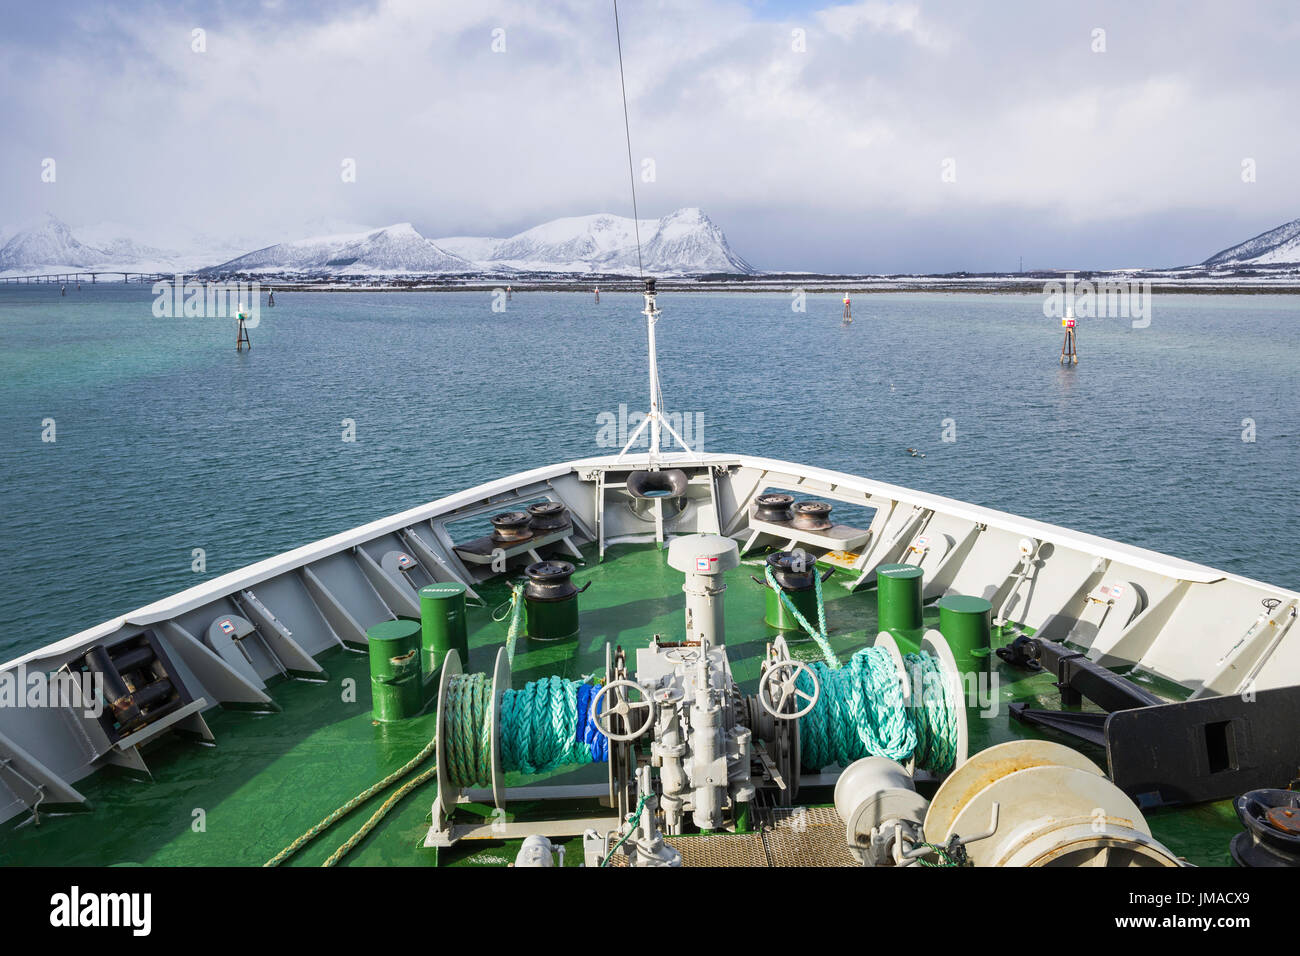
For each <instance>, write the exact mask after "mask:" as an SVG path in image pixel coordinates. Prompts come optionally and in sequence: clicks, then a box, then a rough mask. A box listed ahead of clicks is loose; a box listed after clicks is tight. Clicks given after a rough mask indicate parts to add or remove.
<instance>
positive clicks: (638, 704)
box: [591, 680, 654, 743]
mask: <svg viewBox="0 0 1300 956" xmlns="http://www.w3.org/2000/svg"><path fill="white" fill-rule="evenodd" d="M615 688H618V689H619V690H620V691H622V692H621V693H619V694H617V695H612V694H611V693H610V692H611V691H613V690H614V689H615ZM624 688H630V689H632V690H634V691H636V692H637V693H638V694H640V695H641V700H629V699H628V696H627V692H626V691H624V690H623V689H624ZM611 697H612V698H613V699H614V700H615V703H614V704H613V705H612V706H609V705H608V701H606V704H607V706H604V707H600V706H599V705H600V703H601V701H604V700H606V698H611ZM653 709H654V705H653V704H652V703H651V702H650V701H649V700H647V699H646V694H645V691H644V690H642V689H641V685H640V684H638V683H637V682H636V681H630V680H616V681H610V682H609V683H608V684H606V685H605V686H604V687H602V688H601V689H600V690H599V691H597V693H596V696H595V697H593V698H592V699H591V719H592V721H593V722H594V723H595V724H596V729H597V730H599V731H600V732H601V733H602V734H604V735H605V736H606V737H608V738H609V739H610V740H616V741H618V742H619V743H628V742H629V741H632V740H636V739H637V738H638V737H641V736H642V735H644V734H645V732H646V731H647V730H649V729H650V723H651V721H650V718H651V711H652V710H653ZM640 711H645V719H644V720H642V721H641V726H640V727H638V728H636V729H635V730H632V731H629V732H628V733H625V734H616V733H614V723H613V720H612V719H611V718H612V717H613V716H614V715H615V714H617V715H618V716H619V717H622V718H623V720H624V721H625V722H626V723H627V725H628V726H629V727H631V726H632V720H631V715H632V714H634V713H637V712H640Z"/></svg>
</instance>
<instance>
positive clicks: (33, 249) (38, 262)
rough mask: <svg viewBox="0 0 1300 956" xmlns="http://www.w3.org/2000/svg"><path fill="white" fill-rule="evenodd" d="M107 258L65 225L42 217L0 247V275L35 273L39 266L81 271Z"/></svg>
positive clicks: (50, 217) (52, 218)
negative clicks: (21, 271)
mask: <svg viewBox="0 0 1300 956" xmlns="http://www.w3.org/2000/svg"><path fill="white" fill-rule="evenodd" d="M107 258H108V256H107V253H105V252H104V251H103V250H101V249H96V248H95V247H94V246H89V245H87V244H85V243H84V242H82V241H81V240H79V239H78V238H77V237H76V236H74V235H73V234H72V230H71V229H69V228H68V226H67V224H66V223H64V222H61V221H60V220H58V219H56V218H55V217H54V216H50V215H46V216H44V217H43V218H42V219H40V220H38V221H37V222H35V223H33V224H31V225H29V226H26V227H25V228H21V229H19V230H17V231H16V232H15V233H14V234H13V235H12V236H10V237H9V240H8V241H7V242H6V243H5V244H4V245H3V246H0V272H14V271H20V270H24V269H29V270H32V271H36V270H37V269H39V268H41V267H55V269H60V268H64V269H85V268H88V267H89V266H93V265H96V264H98V263H101V262H105V261H107Z"/></svg>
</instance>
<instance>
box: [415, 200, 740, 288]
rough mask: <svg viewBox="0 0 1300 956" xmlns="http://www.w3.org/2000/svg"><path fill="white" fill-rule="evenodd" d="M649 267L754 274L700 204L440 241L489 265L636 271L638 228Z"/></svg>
mask: <svg viewBox="0 0 1300 956" xmlns="http://www.w3.org/2000/svg"><path fill="white" fill-rule="evenodd" d="M638 228H639V229H640V233H641V256H642V261H643V265H644V269H645V271H646V272H649V273H652V274H655V275H689V274H699V273H710V272H728V273H752V272H753V271H754V269H753V267H752V266H750V264H749V263H748V262H746V261H745V260H744V259H742V258H741V257H740V256H738V255H736V253H735V252H733V251H732V249H731V246H730V245H728V243H727V237H726V236H725V235H724V234H723V232H722V230H721V229H720V228H719V227H718V226H717V224H716V223H714V222H713V220H711V219H710V218H709V217H708V216H706V215H705V214H704V213H703V212H701V211H700V210H699V209H696V208H694V207H689V208H686V209H678V210H677V211H676V212H673V213H670V214H668V215H667V216H664V217H663V218H662V219H641V220H633V219H629V218H625V217H623V216H612V215H609V214H608V213H599V214H597V215H594V216H571V217H567V218H564V219H553V220H551V221H550V222H546V223H543V224H542V225H540V226H534V227H533V228H532V229H527V230H525V231H524V232H521V233H519V234H518V235H515V236H511V237H510V238H508V239H489V238H480V237H471V236H453V237H451V238H447V239H438V240H436V241H437V243H438V245H440V246H442V247H443V248H444V249H446V250H448V251H449V252H454V253H455V254H456V255H459V256H461V257H463V258H466V259H469V260H471V261H474V262H477V263H478V264H479V265H480V266H482V267H483V268H484V269H485V270H492V269H503V268H504V269H515V270H519V271H524V272H606V273H629V274H635V273H636V272H637V268H638V267H637V251H636V241H637V235H636V232H637V229H638Z"/></svg>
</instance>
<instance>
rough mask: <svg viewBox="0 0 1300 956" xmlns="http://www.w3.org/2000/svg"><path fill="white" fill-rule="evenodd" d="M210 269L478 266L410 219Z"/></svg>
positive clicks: (362, 270) (361, 270)
mask: <svg viewBox="0 0 1300 956" xmlns="http://www.w3.org/2000/svg"><path fill="white" fill-rule="evenodd" d="M206 271H210V272H217V273H223V272H245V273H247V272H274V273H280V272H311V273H321V272H328V273H333V274H336V275H349V274H350V275H355V274H366V275H374V274H379V273H401V272H411V273H430V272H475V271H477V269H476V267H475V266H474V264H473V263H472V262H469V261H467V260H465V259H462V258H461V257H460V256H458V255H455V254H453V253H450V252H447V251H446V250H444V249H442V248H441V247H440V246H439V245H438V244H437V243H434V242H431V241H430V240H428V239H426V238H424V236H422V235H420V234H419V233H418V232H416V230H415V227H414V226H412V225H411V224H410V223H409V222H402V223H398V224H397V225H393V226H386V227H384V228H382V229H372V230H370V231H368V232H355V233H342V234H338V235H330V236H313V237H311V238H309V239H298V240H296V241H294V242H282V243H279V244H277V245H274V246H267V247H266V248H265V249H258V250H256V251H255V252H250V253H248V254H246V255H242V256H239V257H237V258H235V259H231V260H229V261H228V262H223V263H221V265H218V266H213V267H211V268H210V269H209V270H206Z"/></svg>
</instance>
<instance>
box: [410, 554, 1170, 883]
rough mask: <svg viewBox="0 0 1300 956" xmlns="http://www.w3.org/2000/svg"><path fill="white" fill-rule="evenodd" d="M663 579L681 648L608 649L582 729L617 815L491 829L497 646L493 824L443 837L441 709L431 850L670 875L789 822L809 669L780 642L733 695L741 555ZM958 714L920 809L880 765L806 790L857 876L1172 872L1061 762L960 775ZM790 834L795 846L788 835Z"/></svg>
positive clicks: (948, 665)
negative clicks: (500, 847)
mask: <svg viewBox="0 0 1300 956" xmlns="http://www.w3.org/2000/svg"><path fill="white" fill-rule="evenodd" d="M668 564H669V566H670V567H672V568H674V569H676V570H679V571H681V572H683V574H684V576H685V580H684V584H683V587H682V590H683V591H684V592H685V594H686V607H685V622H684V631H685V639H684V640H681V641H671V640H664V639H662V638H661V637H659V636H656V638H655V639H654V640H653V641H652V642H651V644H650V645H649V646H647V647H643V648H640V649H638V650H637V651H636V657H635V662H634V663H635V666H634V668H630V667H629V664H630V663H631V662H630V661H629V659H628V657H627V655H626V653H625V652H624V651H623V649H622V648H615V647H613V646H611V645H606V666H605V673H604V675H603V677H604V681H603V683H602V684H601V686H600V687H599V689H598V690H596V691H594V692H593V693H592V694H591V698H590V705H589V707H590V710H589V714H590V719H591V720H592V721H593V722H594V724H595V726H596V727H597V728H598V730H599V732H600V733H601V734H603V735H604V736H605V737H607V738H608V741H609V756H608V787H607V789H606V790H605V791H604V792H603V793H600V794H599V796H600V798H601V802H602V803H603V804H605V805H607V806H609V807H610V808H611V809H613V810H616V811H617V815H616V816H614V817H609V818H604V819H601V820H593V819H592V818H590V817H578V818H575V819H556V820H546V821H532V822H528V823H524V822H520V823H516V824H509V825H505V824H502V823H501V820H502V819H504V817H505V816H506V807H507V801H508V799H509V798H510V797H511V796H513V795H515V791H512V790H510V789H508V788H506V787H505V785H504V773H503V769H502V764H501V741H500V733H501V715H500V708H501V695H502V694H503V693H504V692H505V690H506V689H507V688H509V687H510V667H509V662H508V658H507V654H506V650H505V648H502V649H501V650H500V651H499V652H498V654H497V659H496V666H495V670H494V674H493V686H494V688H495V689H494V696H493V708H492V713H491V714H490V715H489V718H488V723H489V727H490V732H491V734H492V759H493V767H492V786H491V795H492V797H491V798H492V800H493V802H495V804H496V808H497V810H496V816H497V822H496V823H495V824H493V825H490V826H484V827H465V826H459V825H457V824H456V823H454V822H453V817H454V814H455V812H456V808H457V805H458V803H460V802H462V801H463V800H464V799H466V795H465V793H463V792H462V791H461V790H460V789H459V788H457V787H456V786H455V785H454V784H453V783H452V782H451V780H450V778H449V777H448V775H447V774H446V773H444V772H443V771H442V768H443V767H444V766H445V765H446V764H447V754H446V745H445V744H444V743H443V741H444V740H446V739H447V715H446V713H445V706H444V701H445V699H446V698H445V695H444V694H443V693H440V695H439V705H438V725H437V726H438V736H437V747H438V767H439V793H438V796H437V799H436V801H435V804H434V808H433V826H432V827H431V828H430V831H429V835H428V838H427V839H426V841H425V844H426V846H434V847H445V846H449V845H451V844H453V843H455V842H457V841H458V840H460V839H465V838H471V839H472V838H498V839H499V838H502V837H505V836H511V837H520V836H524V837H525V838H526V839H525V841H524V845H523V848H522V849H521V850H520V852H519V856H518V858H517V860H516V865H518V866H553V865H555V861H556V858H557V853H558V854H559V856H560V859H562V853H563V851H562V850H559V848H557V847H554V846H553V845H552V844H551V842H550V841H551V838H552V837H573V836H579V835H581V836H582V846H583V857H584V862H585V863H586V865H588V866H608V865H616V866H678V865H682V863H683V853H682V852H681V850H680V849H679V847H680V846H683V845H686V844H684V843H683V842H682V840H681V839H674V838H683V837H684V838H685V839H686V840H688V841H689V840H691V839H695V838H696V837H697V836H702V837H703V838H704V839H705V840H707V839H708V838H709V836H710V835H715V834H716V835H723V834H732V835H743V834H754V833H755V832H756V831H758V830H760V829H762V827H763V826H764V822H763V820H762V819H761V818H760V817H761V814H760V810H761V809H775V808H785V810H786V811H787V812H788V813H793V814H794V815H795V817H794V818H795V819H796V820H797V819H798V814H799V813H800V812H802V811H801V808H798V807H796V806H795V799H796V797H797V795H798V789H799V785H800V780H801V760H800V756H801V754H800V721H801V719H802V718H803V717H805V716H806V715H808V714H809V713H810V712H811V711H812V709H813V708H814V707H815V705H816V704H817V701H818V699H819V698H820V695H821V694H822V693H823V692H824V690H825V688H824V686H823V684H822V681H821V680H820V679H819V677H818V672H817V670H816V669H815V668H814V667H812V666H810V665H809V663H807V662H805V661H802V660H795V659H793V658H792V657H791V656H790V651H789V648H788V646H787V644H786V641H785V639H784V638H783V637H782V636H777V637H775V638H774V639H773V640H772V641H771V642H770V643H769V644H768V645H767V649H766V654H765V657H764V659H763V662H762V665H761V673H760V676H759V680H758V687H757V690H756V692H755V693H753V694H748V695H747V694H744V693H742V692H741V689H740V685H739V684H738V682H737V681H736V679H735V677H734V676H733V674H732V668H731V662H730V659H729V657H728V653H727V647H726V635H725V630H724V621H723V608H724V592H725V590H726V584H725V583H724V574H725V572H726V571H729V570H732V569H735V568H737V567H739V565H740V555H739V551H738V549H737V545H736V542H735V540H734V539H732V538H729V537H725V536H721V535H716V534H690V535H683V536H679V537H676V538H674V539H672V541H671V542H670V544H669V547H668ZM877 645H884V646H886V647H888V648H889V649H890V651H891V655H892V656H893V657H894V658H895V659H896V660H897V661H898V663H899V668H898V672H899V677H900V682H905V676H904V675H905V671H904V669H903V667H902V666H901V657H900V656H899V654H898V650H897V648H896V647H895V646H894V644H893V641H892V639H891V638H890V637H889V635H888V634H885V633H882V634H881V635H879V637H878V638H877ZM925 646H926V647H928V648H930V649H932V650H933V651H934V652H935V656H936V657H937V658H938V659H939V661H940V665H939V666H940V668H941V669H942V671H943V675H944V679H945V680H949V681H952V682H954V683H956V682H960V680H961V675H960V674H959V673H958V672H957V669H956V665H955V662H954V659H953V657H952V655H951V653H944V652H945V651H947V648H946V645H944V644H943V642H942V638H940V637H939V635H938V633H937V632H931V633H930V634H929V635H927V643H926V645H925ZM459 672H460V663H459V659H458V658H457V656H456V654H455V652H452V653H451V654H449V656H448V659H447V661H445V662H444V671H443V675H442V687H443V690H444V691H445V689H446V687H447V686H448V681H449V680H451V679H452V678H453V677H455V676H456V675H457V674H458V673H459ZM912 692H915V689H913V691H912ZM959 711H960V713H959V720H960V722H961V724H962V728H961V734H960V736H961V753H960V754H959V755H958V760H957V762H956V766H955V768H954V772H953V773H952V774H951V775H950V776H948V782H947V783H945V784H944V785H943V786H941V787H940V788H939V790H938V791H937V792H936V793H935V794H934V797H933V798H932V800H929V801H927V800H926V799H925V798H924V797H923V796H921V794H920V793H918V792H917V788H916V781H917V780H918V779H925V780H928V781H930V782H934V779H935V778H934V777H933V776H931V775H928V774H926V773H925V772H924V771H921V770H918V768H916V767H915V766H914V765H912V764H911V763H910V762H909V763H907V764H904V763H900V762H896V761H893V760H889V759H886V758H884V757H880V756H870V757H866V758H863V759H860V760H857V761H855V762H853V763H852V764H851V765H850V766H849V767H847V768H838V767H833V768H827V769H829V770H830V772H829V773H820V774H816V775H815V776H814V777H813V781H812V782H815V783H817V784H819V785H827V784H832V783H833V784H834V804H835V812H836V814H837V815H838V817H839V820H840V821H841V822H842V825H843V827H844V829H843V831H842V832H843V841H842V843H841V844H840V847H841V854H842V855H846V856H848V857H849V858H851V860H852V861H853V862H856V863H859V864H862V865H868V866H908V865H914V864H917V863H925V864H929V865H971V864H974V865H993V866H998V865H1070V866H1077V865H1085V866H1108V865H1109V866H1120V865H1122V866H1134V865H1140V866H1145V865H1155V866H1178V865H1180V864H1179V861H1178V860H1177V859H1176V858H1175V857H1174V856H1173V854H1172V853H1170V852H1169V851H1168V850H1167V849H1165V848H1164V847H1163V846H1162V845H1160V844H1159V843H1158V842H1157V841H1156V840H1154V838H1152V836H1151V833H1150V830H1149V828H1148V827H1147V826H1146V823H1145V821H1144V820H1143V819H1142V814H1141V812H1140V811H1139V810H1138V808H1137V807H1136V805H1134V804H1133V803H1132V801H1130V800H1129V799H1128V798H1127V797H1126V796H1125V795H1124V794H1123V793H1122V792H1120V791H1119V790H1118V789H1117V788H1116V787H1115V786H1114V785H1113V784H1111V783H1110V782H1109V781H1108V780H1107V779H1106V778H1105V776H1104V775H1103V774H1102V772H1101V771H1100V769H1098V768H1097V767H1096V766H1095V765H1093V764H1092V763H1091V762H1090V761H1088V760H1087V759H1086V758H1084V757H1083V756H1081V755H1080V754H1078V753H1077V752H1075V751H1073V750H1071V749H1069V748H1067V747H1064V746H1062V745H1059V744H1053V743H1046V742H1042V741H1016V742H1012V743H1009V744H1003V745H999V746H997V747H993V748H990V749H989V750H987V751H985V752H983V753H982V754H979V755H976V756H975V757H973V758H971V759H969V760H967V759H966V753H965V740H966V733H965V726H964V722H965V713H964V709H959ZM802 769H803V770H806V769H807V768H802ZM805 779H808V778H805ZM526 789H527V791H528V792H527V796H528V797H529V798H531V799H539V798H540V799H547V798H548V797H553V798H555V799H570V800H571V799H572V798H574V797H575V796H579V795H582V794H584V793H585V794H586V795H589V796H591V795H596V794H595V792H594V791H593V790H592V789H591V788H587V789H586V790H584V789H583V788H573V787H566V786H562V785H557V786H553V787H546V786H542V787H529V788H526ZM787 819H788V817H787ZM791 830H792V832H793V834H794V837H793V839H795V840H796V842H797V840H798V838H799V836H798V834H799V832H800V828H799V827H798V826H794V827H792V828H791ZM756 838H757V837H756Z"/></svg>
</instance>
